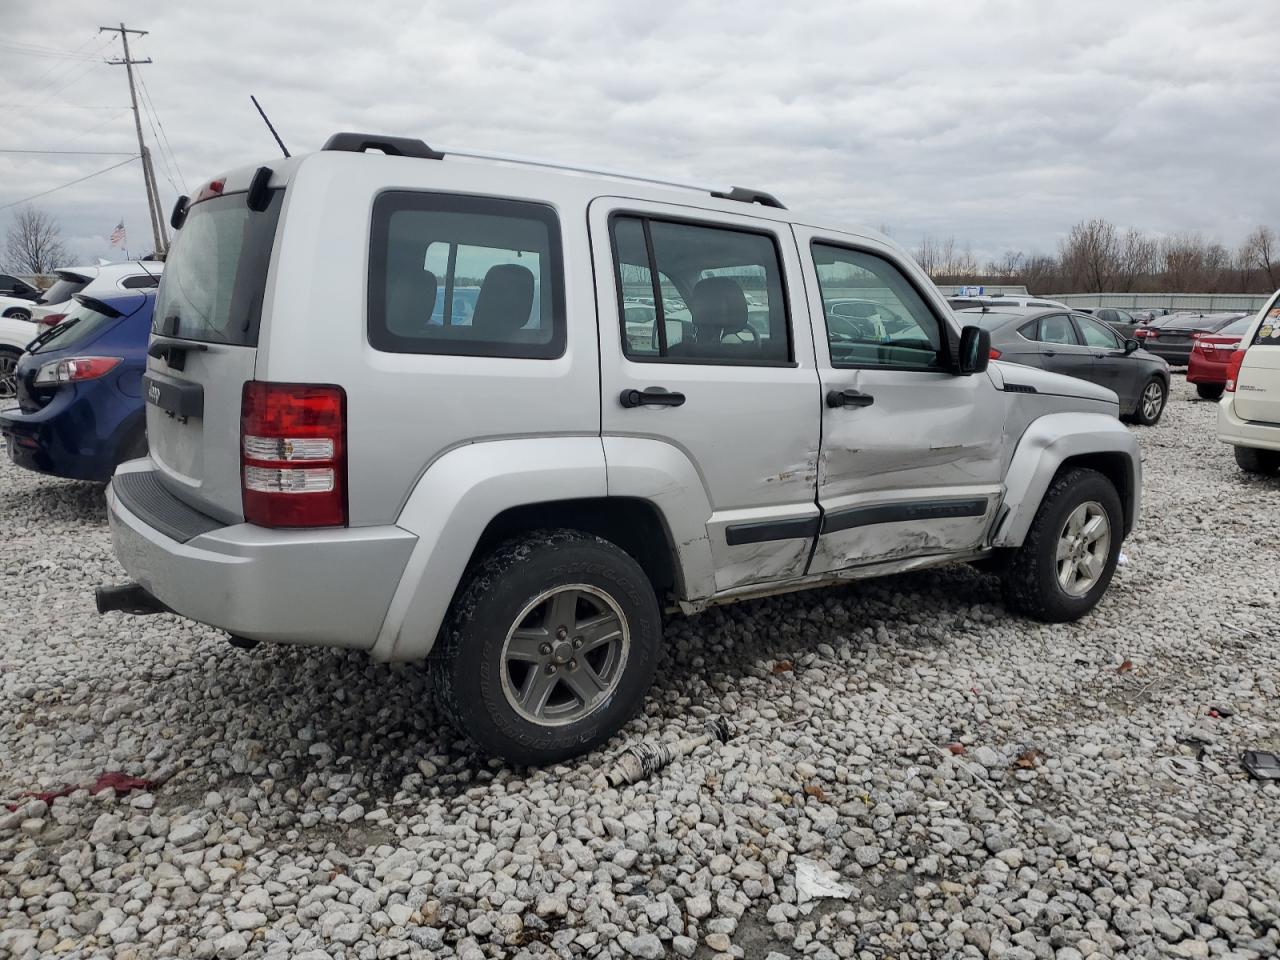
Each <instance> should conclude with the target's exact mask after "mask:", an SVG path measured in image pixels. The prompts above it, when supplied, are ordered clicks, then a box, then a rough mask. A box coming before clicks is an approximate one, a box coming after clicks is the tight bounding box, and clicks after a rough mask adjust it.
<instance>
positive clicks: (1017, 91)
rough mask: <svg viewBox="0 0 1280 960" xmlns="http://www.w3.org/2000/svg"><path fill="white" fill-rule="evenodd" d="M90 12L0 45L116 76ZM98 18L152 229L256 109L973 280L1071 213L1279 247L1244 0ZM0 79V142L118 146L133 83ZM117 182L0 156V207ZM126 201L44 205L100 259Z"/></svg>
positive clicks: (384, 7) (1260, 56) (253, 145)
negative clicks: (728, 196) (561, 168)
mask: <svg viewBox="0 0 1280 960" xmlns="http://www.w3.org/2000/svg"><path fill="white" fill-rule="evenodd" d="M102 6H103V4H101V3H100V2H97V3H94V2H89V0H70V2H64V3H60V4H58V5H57V10H56V12H55V11H54V10H53V9H51V8H50V7H49V5H43V6H41V5H35V4H32V5H25V6H23V7H22V8H20V9H19V10H16V11H14V12H12V13H6V25H7V26H6V29H7V36H6V41H5V42H6V43H18V44H38V45H41V46H44V47H56V48H58V49H61V50H74V49H77V48H79V50H80V52H81V53H85V52H94V53H99V52H102V53H108V54H111V53H115V54H117V55H118V45H119V43H118V40H116V41H111V40H109V38H108V36H107V35H104V36H103V37H102V38H98V37H97V36H96V31H97V27H98V25H99V23H100V22H102V20H103V19H104V18H105V19H110V17H107V15H106V14H104V13H102V11H101V8H102ZM109 6H111V7H112V11H113V12H112V14H111V16H112V17H115V18H116V19H118V18H119V17H120V16H122V15H123V16H127V17H128V18H130V19H131V22H130V26H136V27H139V28H143V29H147V30H150V31H151V32H150V34H149V35H148V36H147V37H144V38H140V39H139V40H138V41H137V42H136V43H135V44H134V47H135V50H134V53H135V55H136V56H151V57H153V58H154V60H155V62H154V63H153V64H151V65H148V66H144V67H141V68H139V72H140V74H141V75H142V76H143V77H144V78H145V81H146V84H147V89H148V90H149V92H150V94H151V99H152V101H153V102H154V104H155V107H156V109H157V111H158V114H159V117H160V119H161V120H162V121H163V123H164V129H165V132H166V133H167V134H168V142H169V143H170V144H172V149H173V157H174V161H175V165H176V168H177V169H176V170H170V171H168V173H169V175H170V176H171V177H172V180H173V182H172V183H170V181H169V178H168V177H167V176H165V173H166V167H165V165H164V164H162V163H161V162H160V161H161V159H162V154H163V151H161V150H160V149H159V146H158V145H157V137H156V136H155V133H154V132H153V130H152V129H151V126H150V123H148V124H147V127H146V130H145V134H146V136H147V139H148V140H149V141H150V142H151V144H152V150H153V152H154V153H155V154H156V160H157V168H158V170H159V171H160V173H161V193H162V197H163V199H164V202H165V205H166V208H167V206H168V205H169V204H171V203H172V200H173V198H174V197H175V196H176V194H177V193H178V192H180V190H182V189H185V188H184V187H183V179H184V178H185V180H186V185H187V187H195V186H196V185H197V183H198V182H201V181H203V180H204V179H207V178H209V177H212V176H214V175H216V174H217V173H218V172H219V171H222V170H226V169H229V168H232V167H236V166H241V165H243V164H246V163H251V162H255V161H259V160H264V159H267V158H269V157H271V156H272V155H273V154H274V152H275V147H274V143H273V142H272V140H271V138H270V135H269V134H268V133H267V131H266V129H265V128H264V127H263V126H262V124H261V121H260V120H259V119H258V117H257V115H256V114H255V113H254V112H253V108H252V106H251V105H250V103H249V100H248V95H249V94H250V93H256V94H257V95H258V96H259V98H260V99H261V100H262V101H263V104H264V106H265V107H266V108H267V110H268V111H269V113H270V114H271V116H272V119H273V121H274V122H275V123H276V126H277V127H278V128H279V129H280V132H281V134H282V136H283V137H284V139H285V141H286V143H287V144H288V145H289V146H290V148H291V149H292V150H294V151H295V152H302V151H304V150H308V149H314V148H316V147H318V146H319V144H320V143H321V142H323V140H324V139H325V137H327V136H328V135H329V134H330V133H332V132H334V131H335V130H339V129H356V130H361V129H367V130H374V131H378V132H387V133H394V134H400V135H408V136H418V137H422V138H423V139H425V140H426V141H427V142H429V143H432V144H433V145H439V146H444V147H446V148H447V147H450V146H454V147H471V148H475V149H481V150H490V151H498V152H506V153H515V154H523V155H530V156H542V157H548V158H554V159H560V160H568V161H576V162H583V163H588V164H598V165H601V166H607V167H612V168H621V169H629V170H635V171H638V172H644V173H646V174H651V175H659V176H663V177H668V178H672V179H692V180H695V181H697V182H706V183H709V184H718V185H727V184H731V183H732V184H743V185H748V186H754V187H759V188H761V189H766V190H769V191H770V192H773V193H775V194H777V195H778V196H780V197H782V199H783V200H784V202H786V203H787V204H788V205H789V206H792V207H796V208H803V209H811V210H814V211H816V212H819V213H821V214H822V215H823V216H824V217H825V218H826V219H835V220H845V221H848V222H850V223H861V224H871V225H880V224H884V225H887V226H889V227H890V228H891V229H892V230H893V233H894V235H895V236H896V237H897V238H898V239H899V240H901V241H903V242H905V243H907V244H908V245H910V244H914V243H915V241H916V240H917V239H918V238H919V237H920V236H921V235H922V234H925V233H928V234H934V235H943V236H947V235H954V236H955V237H956V238H957V239H958V240H960V241H961V242H962V243H970V244H971V245H972V247H973V248H974V250H975V251H977V252H979V253H980V254H981V255H983V256H994V255H997V254H999V253H1000V252H1001V251H1003V250H1006V249H1021V250H1024V251H1027V252H1031V251H1034V250H1051V249H1053V247H1054V246H1055V244H1056V242H1057V240H1058V238H1059V237H1061V236H1062V235H1063V234H1065V232H1066V231H1067V229H1068V228H1069V227H1070V225H1071V224H1072V223H1074V222H1076V221H1078V220H1080V219H1082V218H1085V217H1090V216H1103V217H1107V218H1109V219H1111V220H1113V221H1115V222H1117V223H1118V224H1120V225H1122V226H1136V227H1139V228H1142V229H1146V230H1152V231H1157V232H1162V233H1175V232H1179V231H1184V230H1197V231H1202V232H1204V233H1207V234H1211V235H1214V236H1217V237H1218V238H1220V239H1222V240H1223V241H1225V242H1227V243H1228V244H1234V243H1236V242H1237V241H1238V240H1239V239H1240V238H1241V237H1242V236H1243V235H1244V234H1245V233H1246V232H1247V231H1248V230H1249V229H1250V228H1251V227H1252V225H1254V224H1256V223H1260V222H1261V223H1270V224H1271V225H1273V226H1277V227H1280V191H1277V190H1275V189H1274V183H1275V170H1276V169H1277V161H1280V125H1277V124H1276V122H1275V116H1274V114H1275V104H1276V103H1278V102H1280V66H1277V65H1278V64H1280V59H1278V58H1277V57H1276V50H1277V49H1280V42H1278V41H1280V24H1278V23H1277V22H1276V20H1275V18H1274V16H1272V15H1271V13H1270V11H1269V10H1268V8H1267V5H1266V4H1257V3H1256V2H1249V0H1222V2H1214V0H1182V2H1168V0H1166V2H1134V3H1124V4H1121V3H1115V2H1114V0H1109V2H1098V0H1081V2H1058V0H1047V2H1036V3H1026V2H1014V0H988V2H970V3H955V2H934V0H928V2H926V0H906V2H898V0H894V2H889V0H862V2H858V3H849V2H825V3H818V2H815V3H809V4H804V5H789V4H779V3H765V2H760V0H744V2H736V3H727V2H692V3H663V2H656V3H654V2H651V3H647V4H621V3H601V4H581V3H570V2H562V0H542V2H535V0H529V2H524V3H497V2H491V0H479V2H472V3H468V4H465V5H463V4H456V3H441V2H435V0H433V2H428V3H408V2H399V0H366V2H364V3H361V4H358V5H343V6H341V7H339V6H337V5H333V6H329V5H320V4H304V3H298V2H290V0H281V2H277V3H274V4H263V3H260V2H258V3H246V2H243V0H225V2H224V3H221V4H219V5H218V6H217V7H216V8H210V7H202V6H196V5H177V4H171V5H161V6H154V7H151V8H148V9H147V10H145V11H143V10H141V9H139V8H136V7H134V6H132V5H125V4H111V5H109ZM135 17H143V19H140V20H138V21H137V22H136V23H135V22H132V18H135ZM4 56H5V60H6V63H7V64H8V65H11V66H13V65H16V66H19V67H21V69H7V70H5V71H3V76H2V77H0V103H4V104H16V105H20V106H17V107H6V114H7V116H8V121H7V124H6V135H5V137H4V141H5V146H7V147H10V148H19V147H21V148H30V149H53V148H63V149H77V148H78V149H93V150H126V151H127V150H132V149H136V141H135V137H134V133H133V128H132V120H131V117H130V115H129V114H128V113H127V112H122V111H123V108H126V107H127V105H128V92H127V88H126V84H125V77H124V73H123V68H120V67H109V66H105V65H102V64H98V65H96V66H95V65H94V64H93V63H92V62H90V61H68V60H55V59H43V58H28V57H21V56H18V55H17V54H14V53H5V54H4ZM89 107H94V108H103V107H105V108H110V109H86V108H89ZM113 159H116V158H111V157H67V156H61V157H53V156H45V157H38V156H31V155H15V154H0V204H3V203H6V202H9V201H11V200H14V199H18V198H20V197H22V196H26V195H29V194H34V193H38V192H40V191H42V190H46V189H49V188H51V187H55V186H57V185H59V184H60V183H64V182H66V181H68V180H72V179H75V178H76V177H77V176H83V175H84V174H86V173H90V172H93V171H94V170H96V169H100V168H101V167H105V166H107V165H108V163H110V162H112V161H113ZM178 171H180V172H181V175H179V173H178ZM141 186H142V184H141V175H140V172H139V170H138V168H137V165H136V164H134V165H130V166H126V167H123V168H121V169H120V170H117V171H113V172H111V173H108V174H104V175H103V176H101V177H98V178H95V179H93V180H89V181H87V182H85V183H83V184H80V185H77V186H74V187H70V188H68V189H66V190H62V191H59V192H57V193H54V194H51V195H50V196H49V197H47V198H44V199H42V200H41V201H38V202H39V203H40V204H41V205H42V206H44V207H46V208H48V209H49V210H50V211H51V212H52V213H53V214H54V215H55V216H56V217H57V218H58V219H59V221H60V222H61V223H62V225H63V229H64V231H65V232H66V234H67V235H68V237H70V238H73V239H72V245H73V247H74V248H75V249H76V251H77V253H78V254H79V255H81V256H86V257H90V256H99V255H101V256H109V255H111V251H110V248H108V247H107V246H106V235H107V234H108V233H109V232H110V230H111V228H112V227H113V226H114V225H115V223H116V222H117V221H118V220H120V219H121V218H122V217H123V218H124V219H125V221H126V223H127V225H128V228H129V232H130V237H131V241H132V243H133V244H135V245H136V244H137V243H138V242H140V241H141V240H142V239H143V238H144V237H146V236H147V235H148V234H149V232H150V231H149V227H148V225H147V216H146V208H145V201H144V199H143V193H142V189H141ZM4 223H5V212H3V211H0V228H3V226H4ZM135 249H136V246H135Z"/></svg>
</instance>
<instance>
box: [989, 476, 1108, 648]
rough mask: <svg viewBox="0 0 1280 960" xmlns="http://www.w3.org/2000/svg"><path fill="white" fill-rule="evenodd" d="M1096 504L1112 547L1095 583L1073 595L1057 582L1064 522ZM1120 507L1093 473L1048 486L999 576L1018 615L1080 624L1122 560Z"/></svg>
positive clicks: (1105, 483)
mask: <svg viewBox="0 0 1280 960" xmlns="http://www.w3.org/2000/svg"><path fill="white" fill-rule="evenodd" d="M1090 501H1092V502H1094V503H1097V504H1100V505H1101V507H1102V509H1103V511H1104V512H1105V513H1106V515H1107V520H1108V523H1109V525H1110V537H1111V539H1110V545H1109V549H1108V550H1107V554H1106V562H1105V564H1104V566H1103V569H1102V572H1101V574H1100V575H1099V577H1098V580H1097V582H1096V583H1095V584H1094V585H1093V587H1092V588H1091V589H1089V590H1088V592H1087V593H1085V594H1083V595H1082V596H1072V595H1071V594H1069V593H1068V592H1067V591H1066V590H1064V589H1063V587H1062V585H1061V584H1060V583H1059V580H1058V569H1057V563H1058V561H1057V549H1058V542H1059V537H1060V535H1061V534H1062V531H1063V528H1064V526H1065V525H1066V523H1067V519H1068V518H1069V517H1070V516H1071V514H1072V512H1073V511H1074V510H1076V508H1077V507H1079V506H1081V505H1082V504H1085V503H1088V502H1090ZM1123 535H1124V508H1123V507H1122V506H1121V504H1120V496H1119V494H1117V493H1116V488H1115V486H1114V485H1112V483H1111V481H1110V480H1108V479H1107V478H1106V477H1104V476H1103V475H1102V474H1100V473H1098V472H1097V471H1096V470H1088V469H1084V468H1075V469H1068V470H1066V471H1065V472H1063V473H1061V474H1059V475H1058V476H1057V477H1056V478H1055V479H1054V481H1053V483H1051V484H1050V485H1049V490H1048V491H1047V492H1046V493H1045V495H1044V499H1043V500H1042V501H1041V502H1040V509H1039V510H1037V511H1036V518H1035V520H1034V521H1032V523H1031V529H1030V530H1028V531H1027V536H1026V539H1025V540H1024V541H1023V542H1022V546H1020V547H1018V548H1017V549H1016V550H1014V551H1013V555H1012V556H1011V557H1010V559H1009V565H1008V567H1007V568H1006V569H1005V572H1004V575H1003V577H1002V578H1001V582H1002V586H1003V588H1004V597H1005V603H1006V604H1008V606H1009V607H1010V608H1012V609H1013V610H1015V611H1017V612H1018V613H1021V614H1024V615H1026V616H1028V617H1032V618H1034V619H1036V620H1042V621H1044V622H1046V623H1063V622H1066V621H1069V620H1078V619H1080V618H1081V617H1083V616H1084V615H1085V614H1086V613H1088V612H1089V611H1090V610H1092V609H1093V608H1094V607H1095V606H1096V605H1097V603H1098V601H1099V600H1100V599H1101V598H1102V595H1103V594H1104V593H1106V592H1107V587H1108V586H1109V585H1110V583H1111V577H1112V575H1113V574H1114V573H1115V569H1116V562H1117V560H1118V558H1119V556H1120V542H1121V538H1122V537H1123Z"/></svg>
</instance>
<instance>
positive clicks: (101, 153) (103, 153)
mask: <svg viewBox="0 0 1280 960" xmlns="http://www.w3.org/2000/svg"><path fill="white" fill-rule="evenodd" d="M0 153H39V154H50V153H74V154H79V155H81V156H86V157H136V156H137V154H136V153H130V152H129V151H128V150H9V149H4V150H0Z"/></svg>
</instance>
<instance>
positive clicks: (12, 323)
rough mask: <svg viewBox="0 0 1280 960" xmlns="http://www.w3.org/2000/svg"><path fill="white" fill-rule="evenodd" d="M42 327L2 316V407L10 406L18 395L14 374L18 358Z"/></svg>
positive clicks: (27, 321) (0, 333)
mask: <svg viewBox="0 0 1280 960" xmlns="http://www.w3.org/2000/svg"><path fill="white" fill-rule="evenodd" d="M40 329H41V328H40V327H37V326H33V325H32V324H31V322H30V321H29V320H18V319H16V318H14V317H4V316H0V407H7V406H9V405H10V404H11V403H12V402H13V400H14V398H15V397H16V396H17V393H16V391H15V385H14V382H13V374H14V370H15V369H16V368H17V366H18V358H19V357H21V356H22V354H23V352H24V351H25V350H26V348H27V344H28V343H30V342H31V341H32V340H34V339H35V338H36V336H37V335H38V334H39V333H40Z"/></svg>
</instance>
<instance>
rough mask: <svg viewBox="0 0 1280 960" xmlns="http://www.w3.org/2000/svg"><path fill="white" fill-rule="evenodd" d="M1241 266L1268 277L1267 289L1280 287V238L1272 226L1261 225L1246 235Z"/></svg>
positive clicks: (1242, 248)
mask: <svg viewBox="0 0 1280 960" xmlns="http://www.w3.org/2000/svg"><path fill="white" fill-rule="evenodd" d="M1241 253H1242V254H1243V256H1242V257H1241V261H1242V262H1241V264H1240V266H1242V267H1245V268H1246V269H1249V270H1257V271H1258V272H1259V273H1260V274H1262V276H1264V277H1266V280H1267V289H1269V290H1274V289H1275V288H1276V287H1280V238H1277V237H1276V234H1275V231H1274V230H1272V229H1271V228H1270V227H1265V226H1259V227H1257V228H1256V229H1255V230H1254V231H1253V233H1251V234H1249V236H1247V237H1245V240H1244V245H1243V246H1242V247H1241Z"/></svg>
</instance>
